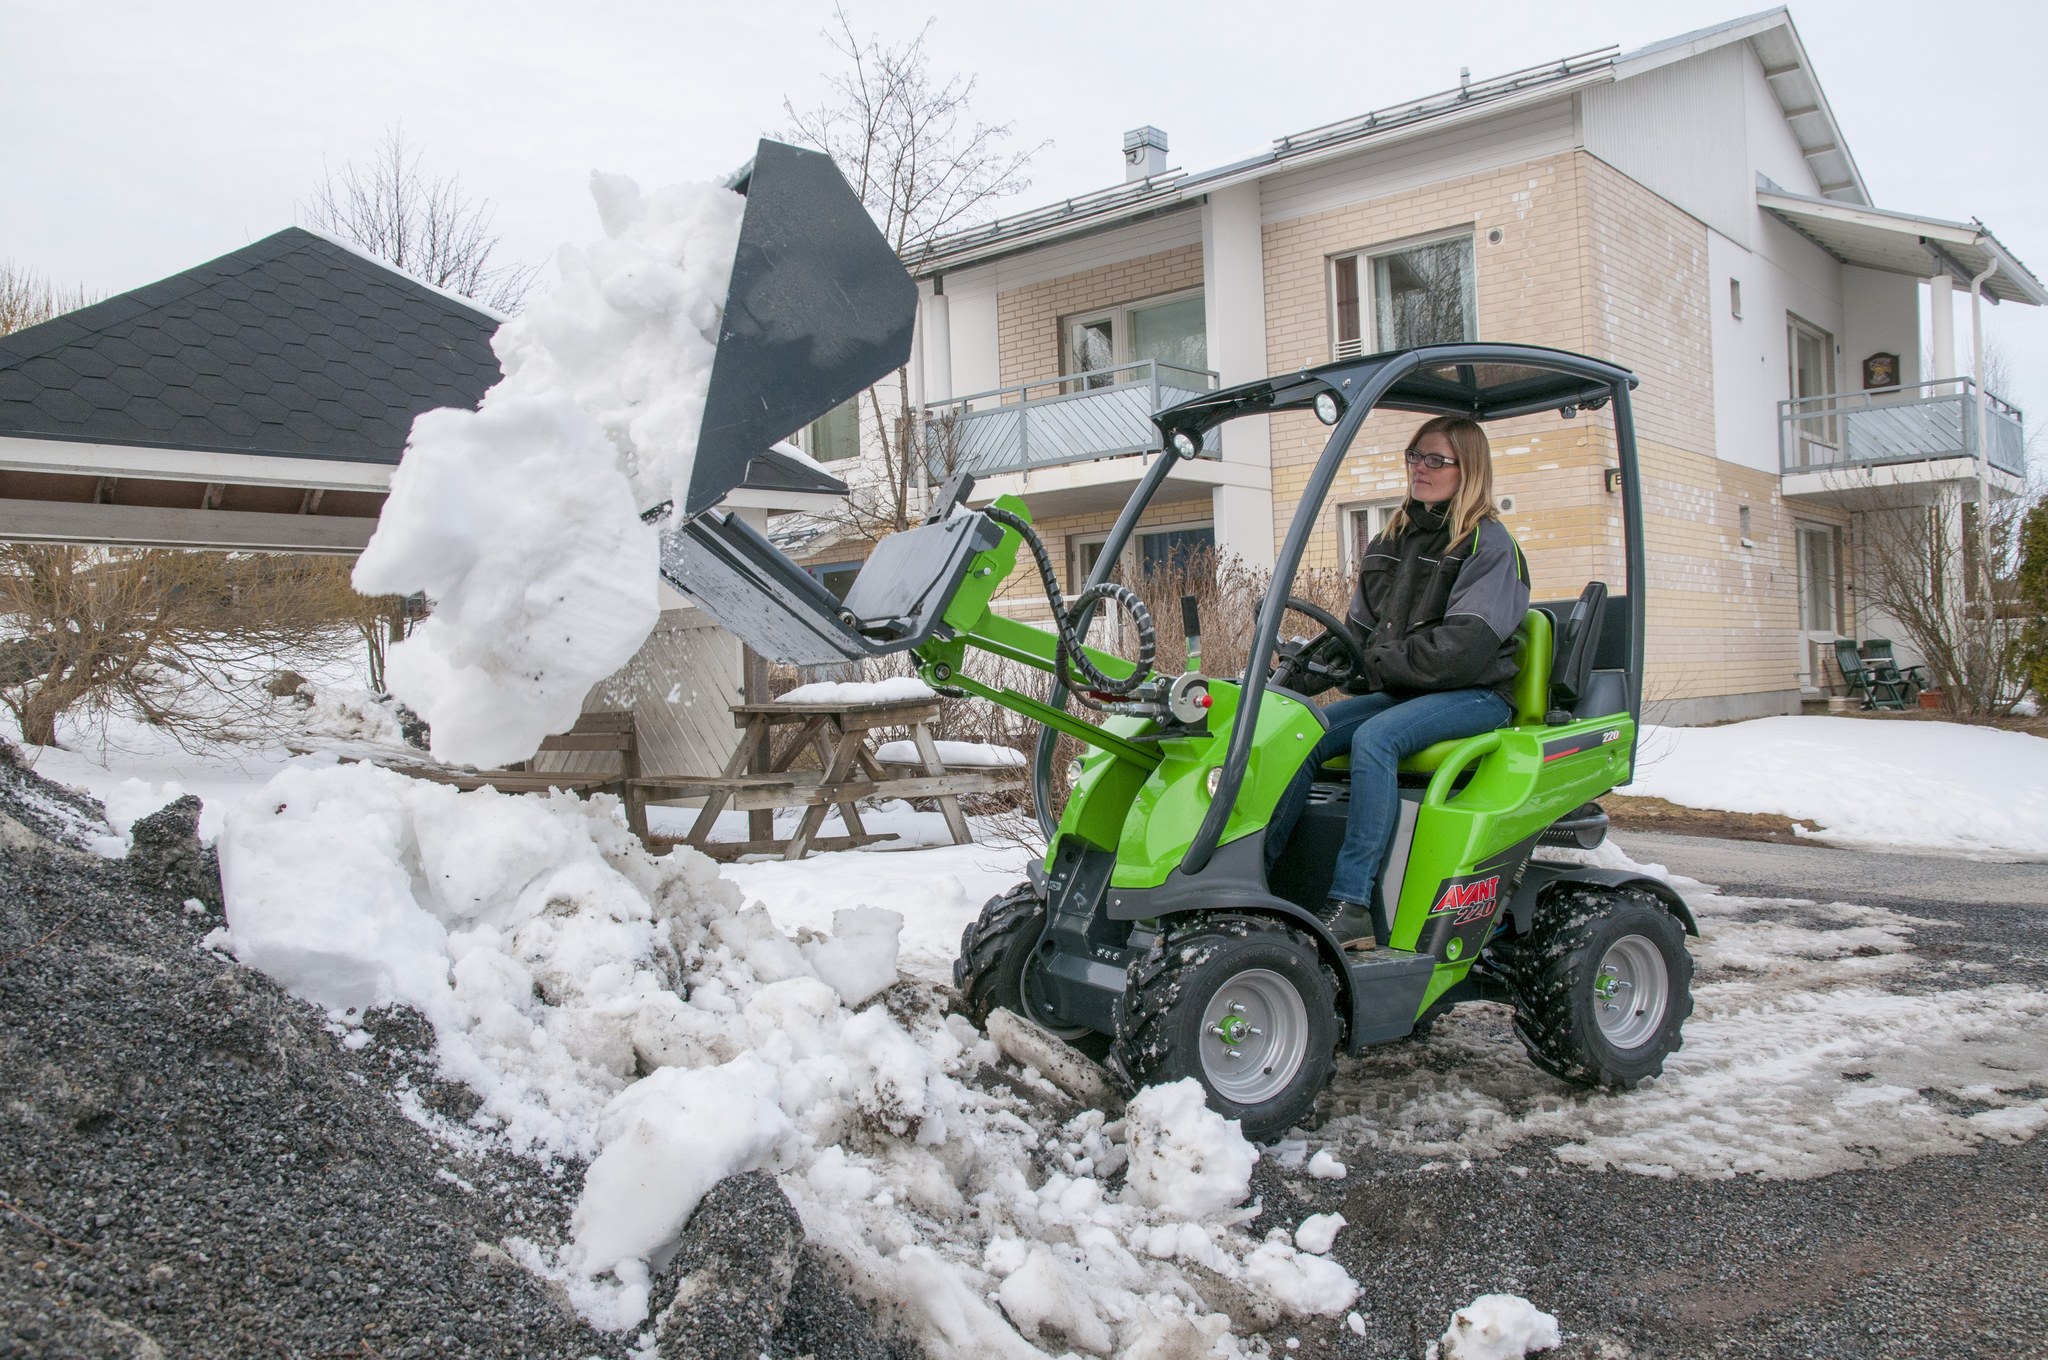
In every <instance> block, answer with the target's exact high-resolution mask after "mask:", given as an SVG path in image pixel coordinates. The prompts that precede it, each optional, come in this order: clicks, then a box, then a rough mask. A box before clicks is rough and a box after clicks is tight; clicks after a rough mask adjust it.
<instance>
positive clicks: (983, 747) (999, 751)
mask: <svg viewBox="0 0 2048 1360" xmlns="http://www.w3.org/2000/svg"><path fill="white" fill-rule="evenodd" d="M932 745H934V746H936V747H937V748H938V752H939V763H940V764H941V765H944V766H945V767H946V768H947V769H956V768H957V769H983V768H987V769H997V768H1001V767H1002V766H1006V765H1020V766H1021V765H1023V764H1024V763H1025V762H1024V753H1023V752H1022V751H1020V750H1018V749H1017V748H1016V747H1014V746H992V745H989V744H988V743H987V742H980V741H938V742H933V743H932ZM875 759H876V760H879V761H881V762H882V763H883V764H884V765H916V764H919V763H920V762H922V760H923V759H924V757H922V756H920V755H919V754H918V752H917V743H916V742H914V741H885V742H883V743H882V746H881V749H880V750H878V751H876V752H875Z"/></svg>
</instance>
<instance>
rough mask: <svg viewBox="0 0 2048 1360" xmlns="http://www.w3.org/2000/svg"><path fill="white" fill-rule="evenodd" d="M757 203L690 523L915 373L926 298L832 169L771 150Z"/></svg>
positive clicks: (749, 187) (762, 149)
mask: <svg viewBox="0 0 2048 1360" xmlns="http://www.w3.org/2000/svg"><path fill="white" fill-rule="evenodd" d="M733 187H734V188H735V189H737V190H738V191H739V192H740V193H742V194H745V195H746V198H747V210H746V216H745V217H744V218H742V219H741V221H740V244H739V251H738V253H737V254H736V255H735V256H734V257H733V265H732V284H731V287H730V288H729V289H728V291H727V293H726V299H725V319H724V322H723V324H722V325H721V327H720V330H719V335H718V353H717V355H716V357H714V358H713V360H712V363H711V390H710V393H709V395H708V396H707V397H706V399H705V406H704V424H703V428H702V431H701V433H700V434H699V436H698V441H697V461H696V464H695V465H694V466H693V467H692V469H691V472H690V487H689V492H688V495H687V497H686V499H685V501H684V504H683V507H682V514H683V518H685V519H687V518H690V517H691V516H694V515H697V514H700V513H702V512H703V511H705V510H707V509H709V508H710V507H711V506H712V505H715V504H716V503H717V502H718V500H719V498H720V497H722V496H724V495H725V494H726V493H727V492H729V491H731V490H732V489H733V488H734V487H737V486H738V485H739V484H740V482H741V481H742V480H743V479H744V478H745V477H746V475H747V464H748V462H749V461H751V460H752V459H754V458H756V457H758V456H759V455H760V454H762V453H765V452H766V451H767V450H768V448H769V447H770V446H771V445H773V444H774V443H775V442H776V441H778V440H781V439H785V438H787V437H788V436H790V435H792V434H794V433H795V432H797V431H798V430H801V429H803V428H804V426H806V425H808V424H810V423H811V422H812V421H814V420H816V419H817V418H818V417H819V416H822V415H824V414H825V413H826V412H827V411H830V410H831V409H832V408H833V407H835V406H837V405H839V404H840V403H841V402H843V401H845V400H846V399H847V398H849V397H851V396H853V395H855V394H856V393H858V392H861V391H864V390H865V389H866V388H868V387H870V386H872V385H873V384H874V382H875V381H876V380H877V379H878V378H881V377H882V376H884V375H885V374H887V373H889V372H891V371H892V370H894V369H898V368H901V367H902V366H903V365H904V364H905V363H907V362H908V361H909V357H910V338H911V326H912V324H913V322H914V321H915V320H916V316H917V285H916V284H914V283H912V282H911V281H910V275H909V274H908V273H906V272H905V271H904V268H903V264H902V261H900V260H898V259H897V258H896V252H895V251H893V250H891V249H890V247H889V243H888V242H887V241H886V240H885V239H883V237H882V233H881V232H880V231H879V230H878V229H877V228H876V226H875V224H874V220H873V219H872V218H870V217H869V216H868V213H867V209H866V208H864V207H862V206H861V202H860V200H859V199H858V198H856V197H855V196H854V193H853V190H852V189H851V188H849V187H848V186H847V183H846V180H845V179H844V178H843V177H842V176H841V175H840V173H839V171H838V169H837V168H836V167H835V166H834V165H833V164H832V160H831V158H830V157H828V156H825V155H821V154H820V153H818V152H815V151H804V150H801V149H799V148H797V147H793V146H785V145H783V144H782V143H781V142H771V141H766V140H764V141H763V142H762V143H761V144H760V146H759V147H758V148H757V149H756V150H755V152H754V161H753V164H752V165H750V166H749V167H748V168H747V169H746V170H744V171H742V172H741V174H740V175H739V176H738V177H737V179H736V180H735V182H734V185H733Z"/></svg>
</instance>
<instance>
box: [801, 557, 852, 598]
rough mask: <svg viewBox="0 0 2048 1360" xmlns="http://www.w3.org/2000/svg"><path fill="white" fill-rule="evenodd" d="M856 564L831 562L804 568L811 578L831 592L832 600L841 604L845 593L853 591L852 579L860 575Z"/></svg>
mask: <svg viewBox="0 0 2048 1360" xmlns="http://www.w3.org/2000/svg"><path fill="white" fill-rule="evenodd" d="M860 567H861V564H860V563H858V562H831V563H826V564H823V565H820V566H815V567H805V568H804V570H805V571H807V572H809V573H810V574H811V578H812V579H813V580H815V581H816V582H817V583H818V584H819V585H821V586H823V587H825V589H827V590H829V591H831V592H832V598H833V599H835V600H838V601H841V602H842V603H843V602H844V601H845V599H846V592H847V591H849V590H852V589H853V578H854V577H856V576H858V575H860Z"/></svg>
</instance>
